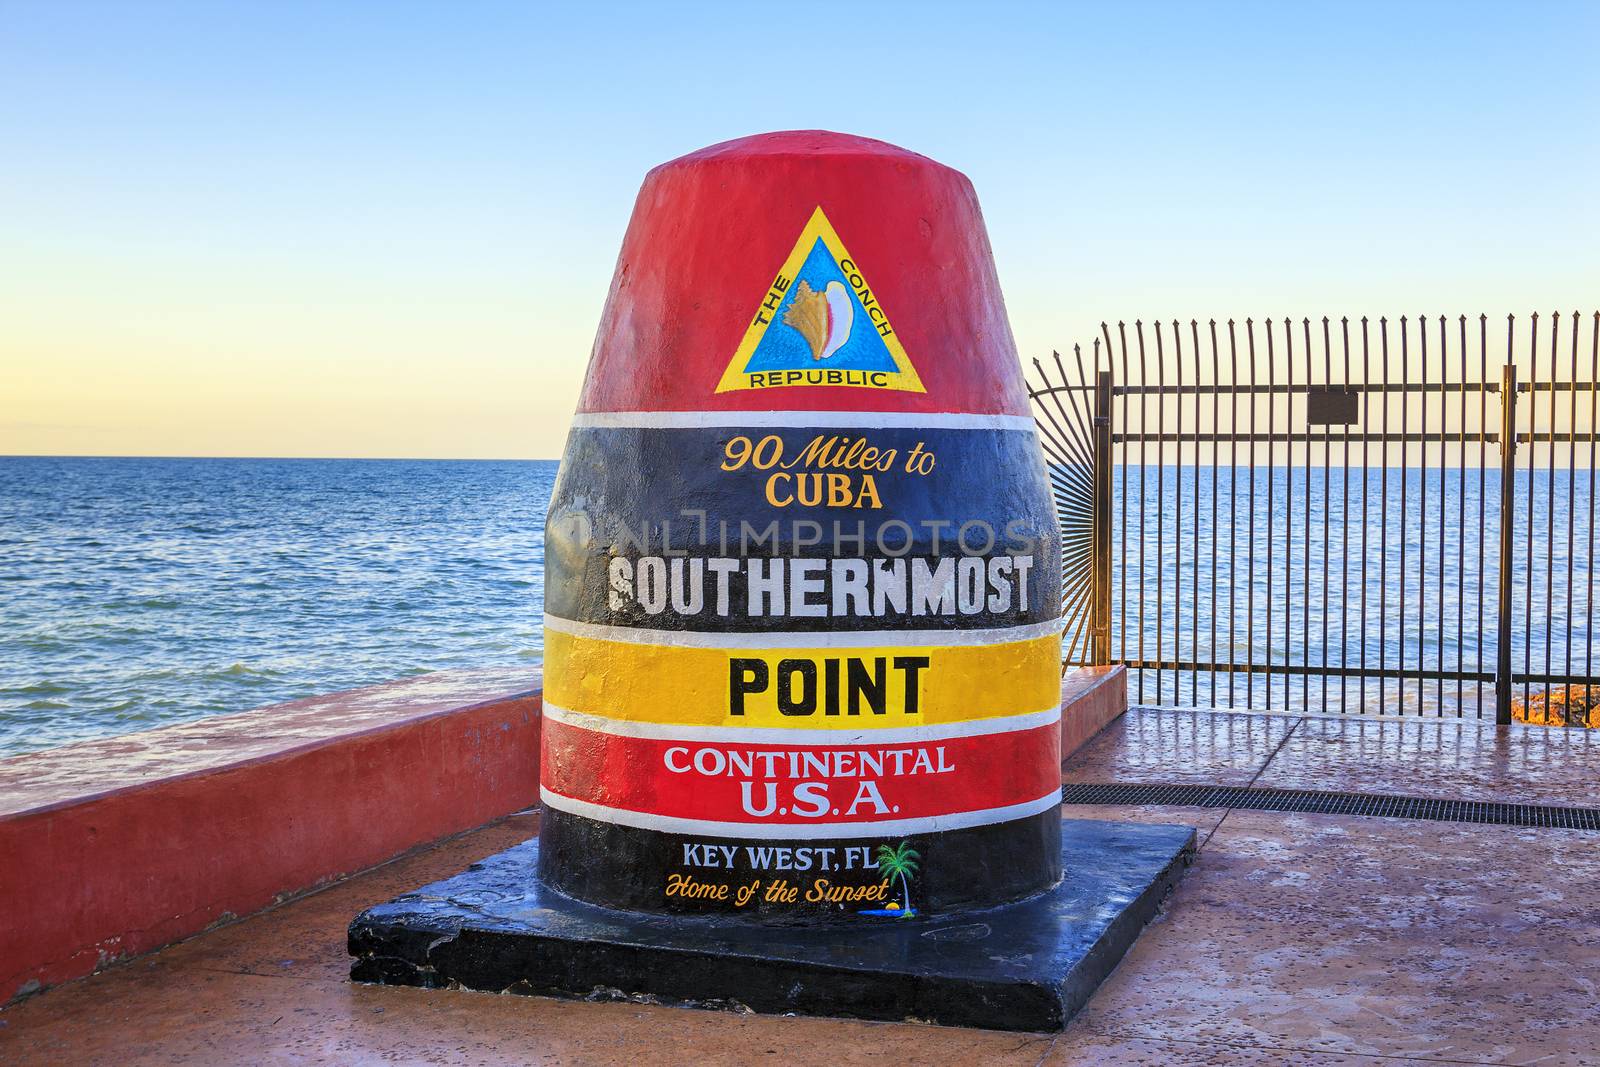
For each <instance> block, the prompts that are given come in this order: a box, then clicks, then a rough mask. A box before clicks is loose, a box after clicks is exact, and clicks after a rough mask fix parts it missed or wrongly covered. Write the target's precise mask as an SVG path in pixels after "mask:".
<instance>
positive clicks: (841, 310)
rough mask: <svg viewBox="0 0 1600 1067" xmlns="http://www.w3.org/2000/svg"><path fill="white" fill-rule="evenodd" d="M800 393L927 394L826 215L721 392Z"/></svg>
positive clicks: (765, 306)
mask: <svg viewBox="0 0 1600 1067" xmlns="http://www.w3.org/2000/svg"><path fill="white" fill-rule="evenodd" d="M799 385H811V386H817V385H822V386H840V387H843V388H856V389H889V390H898V391H901V392H909V393H924V392H927V390H926V389H924V388H923V387H922V379H920V378H918V377H917V371H916V368H915V367H913V366H912V365H911V360H910V358H909V357H908V356H907V355H906V350H905V349H904V348H902V347H900V338H899V337H898V336H897V335H896V334H895V332H894V324H893V323H892V322H890V320H889V314H888V312H887V311H885V310H884V308H883V305H882V304H881V303H880V302H879V300H878V297H877V294H875V293H874V292H873V291H872V287H871V286H870V285H869V284H867V279H866V276H865V275H864V274H863V273H862V270H861V265H860V264H859V263H857V262H856V261H855V259H854V258H853V257H852V256H851V255H850V252H849V250H848V249H846V248H845V246H844V242H843V241H841V240H839V234H838V233H837V232H836V231H835V230H834V228H833V224H832V223H830V222H829V221H828V216H827V215H825V214H823V212H822V208H820V207H818V208H817V210H816V211H814V212H812V213H811V221H809V222H807V223H806V225H805V229H803V230H801V231H800V237H799V239H798V240H796V241H795V243H794V249H793V251H791V252H790V253H789V258H788V259H786V260H784V261H783V266H782V267H780V268H778V273H777V276H776V277H774V278H773V280H772V284H771V286H769V287H768V289H767V292H766V294H765V295H764V296H763V297H762V298H761V303H760V304H759V306H757V308H756V311H755V315H754V316H752V317H751V319H750V325H749V326H748V327H746V329H745V331H744V338H743V340H741V341H740V342H739V349H738V351H736V352H735V353H734V354H733V359H732V360H731V361H730V362H729V363H728V369H727V370H725V371H723V372H722V380H721V381H720V382H718V383H717V392H719V393H727V392H732V391H734V390H737V389H771V388H781V387H784V386H799Z"/></svg>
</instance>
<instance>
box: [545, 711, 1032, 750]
mask: <svg viewBox="0 0 1600 1067" xmlns="http://www.w3.org/2000/svg"><path fill="white" fill-rule="evenodd" d="M542 714H543V715H544V717H545V718H547V719H549V720H551V721H552V722H559V723H562V724H564V725H566V726H573V727H576V728H578V729H580V730H592V731H594V732H596V733H602V734H615V735H616V736H618V737H649V738H655V739H657V740H662V741H707V742H717V743H724V742H742V743H744V744H749V745H823V746H829V747H833V746H838V745H906V744H921V743H922V742H925V741H943V740H946V739H948V738H952V737H985V736H988V735H989V734H1008V733H1014V732H1015V731H1017V730H1034V729H1037V728H1039V727H1041V726H1049V725H1052V724H1054V723H1058V722H1060V721H1061V705H1060V704H1057V705H1056V706H1055V707H1053V708H1046V709H1044V710H1043V711H1033V712H1027V713H1025V714H1022V715H1006V716H1002V717H999V718H994V719H969V720H967V721H966V722H945V723H935V724H932V725H928V726H903V727H902V726H889V727H883V728H880V729H860V730H826V729H814V730H806V729H796V728H794V727H789V726H694V725H686V724H683V723H675V722H634V721H632V720H629V719H608V718H606V717H605V716H603V715H590V714H587V713H585V712H581V711H573V710H572V709H571V708H563V707H560V706H558V705H555V704H550V703H546V704H545V705H544V710H543V713H542Z"/></svg>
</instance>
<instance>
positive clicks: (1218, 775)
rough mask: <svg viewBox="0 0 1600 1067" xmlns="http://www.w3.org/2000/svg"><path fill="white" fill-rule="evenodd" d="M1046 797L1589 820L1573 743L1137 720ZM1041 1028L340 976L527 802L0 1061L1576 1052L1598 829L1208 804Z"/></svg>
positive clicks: (1210, 716) (1064, 1059)
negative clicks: (374, 927)
mask: <svg viewBox="0 0 1600 1067" xmlns="http://www.w3.org/2000/svg"><path fill="white" fill-rule="evenodd" d="M1066 777H1067V780H1069V781H1107V782H1116V781H1121V782H1172V781H1177V782H1194V783H1210V784H1228V785H1249V784H1254V785H1257V786H1271V787H1274V788H1316V789H1328V790H1348V791H1353V792H1384V793H1404V794H1407V795H1416V796H1439V797H1446V798H1455V799H1494V800H1500V801H1506V802H1522V803H1560V804H1582V805H1594V804H1596V803H1597V800H1596V798H1595V793H1596V785H1595V783H1597V782H1600V740H1591V739H1590V737H1589V736H1586V735H1583V734H1579V733H1574V732H1570V731H1559V730H1554V729H1550V730H1546V729H1545V728H1540V727H1514V728H1512V729H1511V730H1510V731H1507V732H1505V733H1497V732H1496V731H1495V730H1494V729H1493V728H1492V727H1480V726H1478V725H1477V724H1467V725H1458V724H1455V723H1450V722H1446V723H1443V724H1433V723H1423V722H1405V723H1399V722H1394V721H1373V720H1357V721H1350V720H1329V719H1316V718H1295V717H1283V718H1280V717H1274V716H1265V715H1238V714H1233V713H1225V712H1187V711H1184V712H1165V711H1161V712H1157V711H1148V710H1141V709H1134V710H1133V711H1130V712H1129V714H1128V715H1127V716H1125V717H1124V718H1123V719H1121V720H1119V721H1118V722H1115V723H1113V724H1112V725H1111V726H1110V727H1108V728H1107V730H1106V731H1105V732H1104V733H1103V734H1102V735H1101V736H1100V737H1098V738H1096V739H1095V741H1094V742H1093V743H1092V744H1091V745H1090V746H1089V747H1088V748H1087V749H1085V750H1084V751H1083V752H1081V753H1079V755H1078V756H1077V757H1075V758H1074V760H1073V761H1072V762H1071V763H1070V764H1069V766H1068V768H1067V772H1066ZM1068 813H1069V814H1070V815H1071V816H1073V817H1079V818H1101V819H1115V820H1123V821H1131V822H1159V823H1185V824H1188V825H1191V826H1194V827H1196V828H1197V829H1198V830H1199V839H1200V843H1201V844H1200V853H1199V858H1198V860H1197V862H1196V863H1195V865H1194V867H1193V868H1192V869H1191V870H1190V871H1189V873H1188V875H1187V876H1186V877H1185V878H1184V880H1183V881H1182V882H1181V883H1180V884H1179V886H1178V888H1177V890H1176V891H1175V892H1174V893H1173V895H1172V896H1171V897H1170V898H1169V900H1168V902H1167V905H1166V907H1165V909H1164V910H1163V912H1162V913H1161V914H1160V915H1159V916H1158V917H1157V919H1156V921H1155V922H1154V923H1152V924H1151V925H1150V926H1149V927H1148V928H1147V929H1146V930H1145V932H1144V934H1143V935H1142V936H1141V937H1140V938H1139V940H1138V942H1137V943H1135V945H1134V946H1133V948H1132V950H1131V951H1130V952H1129V953H1128V955H1127V957H1126V958H1125V959H1124V960H1123V962H1122V964H1121V965H1120V966H1119V967H1118V968H1117V969H1116V971H1114V972H1113V973H1112V975H1111V976H1110V977H1109V978H1108V979H1107V980H1106V982H1105V984H1104V985H1103V986H1102V987H1101V989H1100V990H1099V992H1098V993H1096V994H1095V996H1094V998H1093V999H1092V1000H1091V1001H1090V1002H1089V1004H1088V1006H1087V1007H1086V1008H1085V1009H1084V1010H1083V1012H1082V1013H1081V1014H1080V1015H1079V1016H1078V1017H1077V1019H1076V1020H1074V1022H1073V1023H1072V1024H1071V1025H1070V1026H1069V1027H1068V1029H1067V1030H1066V1032H1065V1033H1062V1034H1059V1035H1056V1034H1045V1035H1032V1034H1015V1033H1000V1032H995V1031H988V1030H965V1029H956V1028H946V1027H934V1026H928V1025H923V1024H915V1023H867V1022H848V1021H841V1020H833V1019H804V1018H785V1017H772V1016H752V1015H736V1014H730V1013H718V1012H708V1011H696V1010H692V1009H679V1008H665V1007H658V1006H653V1005H645V1004H632V1003H620V1004H619V1003H608V1004H601V1003H581V1002H572V1001H561V1000H551V999H546V998H540V997H523V996H499V995H494V994H487V993H470V992H453V991H444V990H439V991H427V990H417V989H407V988H399V987H387V986H384V987H378V986H363V985H355V984H352V983H351V982H350V981H349V980H348V978H347V977H346V975H347V973H348V968H349V960H348V957H347V956H346V952H345V930H346V927H347V926H348V924H349V922H350V920H351V918H352V917H353V916H354V915H355V914H356V913H357V912H359V911H360V910H361V909H362V908H364V907H367V906H369V905H371V904H374V903H377V902H379V901H382V900H387V899H389V898H390V897H392V896H394V895H396V894H397V893H399V892H402V891H404V890H407V889H410V888H414V887H415V886H418V885H420V884H422V883H424V882H427V881H432V880H435V879H438V878H441V877H445V876H447V875H450V874H453V873H454V872H456V871H458V870H460V869H461V868H462V867H464V866H465V865H466V864H467V863H470V862H472V861H474V860H477V859H480V858H482V857H484V856H488V855H490V854H492V853H495V852H498V851H500V850H502V849H505V848H508V847H510V846H511V845H513V844H515V843H516V842H518V841H521V840H524V839H526V838H527V837H528V836H530V835H532V834H534V833H536V832H537V816H535V815H521V816H513V817H512V818H510V819H506V820H503V821H501V822H498V823H495V824H492V825H491V826H488V827H485V828H482V829H480V830H477V831H474V832H473V833H471V834H467V835H465V836H463V837H460V838H456V839H454V840H451V841H448V842H445V843H443V844H440V845H436V846H433V847H432V848H429V849H425V850H422V851H420V852H418V853H415V854H413V855H410V856H407V857H405V858H402V859H400V860H397V861H395V862H393V863H390V864H387V865H385V866H384V867H381V868H379V869H377V870H375V871H370V872H368V873H366V874H363V875H360V876H357V877H355V878H351V879H349V880H347V881H345V882H342V883H339V884H337V885H335V886H332V887H330V888H328V889H325V890H323V891H321V892H318V893H315V894H313V895H311V896H307V897H304V898H301V899H299V900H296V901H293V902H290V903H288V904H285V905H283V906H281V907H278V908H276V909H274V910H272V911H269V912H266V913H263V914H261V915H257V916H254V917H252V918H249V919H246V920H244V921H242V922H238V923H235V924H233V925H231V926H227V927H224V928H221V929H218V930H214V931H211V932H210V933H207V934H205V935H202V936H200V937H197V938H195V939H193V940H190V941H188V942H184V943H182V944H179V945H175V946H173V947H171V948H169V949H166V950H164V951H162V952H159V953H156V954H154V955H151V956H147V957H144V958H142V959H137V960H134V961H132V962H130V963H127V964H123V965H120V966H117V967H113V968H111V969H110V970H107V971H105V972H103V973H101V974H98V975H95V976H93V977H91V978H88V979H85V980H83V981H79V982H74V983H69V984H68V985H65V986H62V987H60V988H58V989H54V990H51V991H49V992H47V993H45V994H43V995H41V996H37V997H34V998H33V999H31V1000H28V1001H24V1002H22V1003H20V1004H16V1005H13V1006H12V1007H10V1008H8V1009H5V1010H4V1011H0V1063H6V1064H34V1063H39V1064H55V1063H116V1064H119V1065H127V1064H141V1063H196V1064H228V1063H252V1064H255V1063H369V1062H391V1063H392V1062H402V1063H463V1064H480V1063H481V1064H500V1063H564V1064H587V1063H595V1064H609V1063H619V1064H620V1063H631V1062H635V1061H637V1060H638V1059H639V1058H640V1057H641V1056H648V1057H650V1059H651V1060H652V1061H653V1062H655V1063H663V1064H667V1063H697V1064H722V1063H749V1062H773V1063H779V1062H795V1061H799V1060H811V1059H816V1060H819V1061H825V1062H827V1063H829V1064H834V1063H839V1064H856V1063H883V1064H890V1063H894V1064H903V1063H908V1062H914V1063H959V1064H962V1065H973V1064H1026V1065H1038V1064H1056V1065H1060V1064H1113V1065H1123V1064H1149V1065H1157V1064H1185V1065H1187V1064H1197V1065H1209V1064H1245V1065H1256V1064H1261V1065H1268V1064H1270V1065H1282V1064H1303V1065H1307V1067H1333V1065H1363V1067H1376V1065H1381V1064H1399V1063H1408V1064H1417V1063H1427V1064H1453V1063H1516V1064H1541V1065H1566V1064H1596V1065H1600V998H1597V993H1600V895H1597V893H1596V887H1597V886H1600V834H1596V833H1591V832H1584V831H1573V830H1554V829H1542V828H1540V829H1534V828H1522V827H1508V826H1493V825H1475V824H1465V823H1439V822H1424V821H1413V820H1403V819H1386V818H1369V817H1359V816H1328V815H1310V814H1293V813H1279V812H1260V811H1242V810H1225V809H1197V808H1160V807H1116V806H1105V807H1087V806H1073V807H1071V808H1069V809H1068Z"/></svg>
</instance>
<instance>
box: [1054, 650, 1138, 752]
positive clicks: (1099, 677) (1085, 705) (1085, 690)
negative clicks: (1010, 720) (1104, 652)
mask: <svg viewBox="0 0 1600 1067" xmlns="http://www.w3.org/2000/svg"><path fill="white" fill-rule="evenodd" d="M1127 710H1128V670H1127V668H1126V667H1121V666H1117V667H1078V668H1075V669H1073V670H1070V671H1068V672H1067V673H1066V674H1065V675H1063V676H1062V678H1061V763H1062V765H1063V766H1065V765H1066V762H1067V758H1068V757H1070V756H1071V755H1072V754H1073V753H1074V752H1077V751H1078V749H1080V748H1082V747H1083V746H1084V745H1086V744H1088V743H1089V739H1090V738H1091V737H1093V736H1094V735H1095V734H1097V733H1099V732H1100V731H1101V730H1103V729H1105V727H1106V726H1107V725H1108V724H1109V723H1111V722H1112V721H1113V720H1115V719H1116V718H1117V717H1118V716H1120V715H1121V714H1122V713H1123V712H1125V711H1127Z"/></svg>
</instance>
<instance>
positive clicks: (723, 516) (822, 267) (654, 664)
mask: <svg viewBox="0 0 1600 1067" xmlns="http://www.w3.org/2000/svg"><path fill="white" fill-rule="evenodd" d="M545 538H546V540H545V544H546V563H545V567H546V570H545V590H546V594H545V596H546V599H545V674H544V684H545V690H544V700H543V725H542V749H543V751H542V754H541V759H540V772H539V773H540V800H541V807H542V816H541V824H540V837H539V839H538V840H537V841H534V842H529V843H528V844H527V845H524V846H519V848H517V849H513V850H511V851H509V852H507V853H504V854H502V855H501V856H498V857H494V858H493V859H491V860H490V861H487V862H486V863H484V864H482V865H478V866H476V867H474V868H473V869H471V870H469V871H467V872H465V873H464V874H462V875H459V876H457V877H456V878H455V879H451V880H448V881H446V882H443V883H439V884H438V885H437V886H433V887H429V888H428V889H427V890H425V891H424V892H423V893H420V894H410V895H408V896H406V897H402V898H400V899H398V900H396V901H394V902H392V903H390V904H386V905H380V906H379V907H376V908H373V909H370V910H369V911H367V912H366V913H364V914H363V915H362V916H361V917H360V918H358V919H357V921H356V923H355V925H354V926H353V927H352V931H351V951H352V953H353V954H354V955H355V956H356V957H357V961H356V964H355V967H354V969H353V976H354V977H356V978H358V979H363V980H376V981H393V982H405V983H409V984H421V985H440V984H455V985H462V986H467V987H470V988H477V989H495V990H507V989H511V990H515V991H521V992H533V993H539V992H545V993H557V994H566V995H573V996H592V995H595V994H596V993H597V992H600V993H603V994H605V995H615V996H619V997H649V998H654V999H658V1000H666V1001H675V1002H681V1003H691V1004H700V1005H710V1006H716V1005H733V1004H741V1005H744V1006H747V1007H750V1008H753V1009H755V1010H759V1011H805V1012H815V1013H824V1014H846V1015H856V1016H863V1017H870V1018H903V1017H906V1016H912V1017H917V1018H925V1019H931V1020H933V1021H938V1022H949V1023H958V1024H968V1025H985V1026H995V1027H1005V1028H1025V1029H1048V1028H1051V1027H1053V1026H1059V1025H1061V1024H1062V1023H1064V1021H1065V1019H1066V1018H1067V1017H1068V1016H1069V1015H1070V1014H1071V1012H1072V1011H1073V1010H1075V1009H1076V1007H1077V1006H1078V1004H1081V1002H1082V1000H1083V999H1084V998H1086V997H1087V995H1088V992H1089V991H1090V990H1092V989H1093V987H1094V984H1095V983H1096V982H1098V980H1099V976H1100V975H1101V974H1103V973H1104V971H1106V970H1109V967H1110V966H1111V965H1114V963H1115V960H1116V959H1117V958H1119V957H1120V955H1121V953H1122V951H1123V950H1124V949H1125V948H1126V944H1127V943H1129V942H1131V940H1132V937H1133V936H1136V934H1137V931H1138V929H1139V927H1140V926H1142V924H1143V919H1144V918H1147V917H1148V913H1149V911H1150V910H1152V909H1153V908H1154V906H1155V903H1156V902H1157V901H1159V899H1160V896H1161V895H1162V894H1164V892H1165V890H1166V888H1167V887H1168V886H1169V885H1170V883H1171V880H1172V879H1174V878H1175V877H1176V871H1177V870H1178V869H1179V867H1180V866H1181V857H1182V855H1183V854H1184V850H1185V849H1186V848H1187V847H1189V842H1190V838H1189V836H1188V831H1187V828H1179V827H1153V828H1152V827H1138V826H1128V825H1121V824H1104V823H1073V822H1068V823H1067V824H1066V826H1065V828H1064V826H1063V823H1062V818H1061V804H1060V787H1061V774H1060V759H1061V755H1060V736H1061V723H1060V719H1061V689H1060V675H1061V654H1060V641H1061V633H1060V630H1061V620H1060V607H1061V589H1060V563H1059V545H1058V542H1057V530H1056V524H1055V519H1054V511H1053V507H1052V499H1051V493H1050V480H1049V474H1048V471H1047V469H1046V466H1045V461H1044V458H1043V455H1042V452H1041V450H1040V447H1039V443H1038V440H1037V438H1036V436H1035V428H1034V424H1033V420H1032V418H1031V416H1030V415H1029V411H1028V398H1027V394H1026V390H1025V387H1024V385H1023V381H1022V376H1021V371H1020V365H1019V362H1018V358H1017V353H1016V350H1015V345H1014V343H1013V341H1012V336H1011V331H1010V326H1009V324H1008V322H1007V319H1006V313H1005V307H1004V303H1003V301H1002V299H1001V295H1000V288H999V283H998V280H997V278H996V274H995V269H994V264H993V259H992V256H991V254H990V249H989V244H988V238H987V234H986V232H985V229H984V225H983V219H982V216H981V214H980V212H979V209H978V202H977V198H976V195H975V194H974V192H973V189H972V185H971V183H970V182H969V181H968V180H967V179H966V178H965V177H964V176H963V175H961V174H960V173H958V172H957V171H955V170H952V169H950V168H948V167H945V166H943V165H941V164H939V163H936V162H934V161H933V160H930V159H928V158H926V157H923V156H920V155H917V154H915V153H912V152H908V151H906V150H904V149H900V148H896V147H894V146H892V145H888V144H884V143H882V142H879V141H872V140H867V139H863V138H858V137H850V136H844V135H839V134H832V133H822V132H815V131H806V132H790V133H777V134H768V135H763V136H757V137H750V138H745V139H742V140H738V141H732V142H728V143H726V144H721V145H716V146H713V147H711V148H707V149H704V150H702V151H699V152H696V153H693V154H691V155H688V156H685V157H683V158H681V159H678V160H675V161H673V162H671V163H667V164H664V165H662V166H660V167H658V168H656V169H655V170H653V171H651V172H650V174H649V175H648V176H647V177H646V179H645V182H644V186H643V188H642V189H641V191H640V193H639V197H638V202H637V204H636V206H635V209H634V214H633V219H632V221H631V223H630V225H629V227H628V230H627V234H626V236H625V238H624V240H623V246H622V252H621V255H620V257H619V258H618V261H617V266H616V271H615V275H614V277H613V279H612V284H611V290H610V294H609V297H608V300H607V303H606V308H605V312H604V316H603V318H602V321H601V324H600V330H599V333H598V336H597V338H596V341H595V346H594V351H593V354H592V356H591V359H590V363H589V369H588V376H587V379H586V381H585V383H584V387H583V391H582V395H581V398H580V401H579V410H578V414H577V415H576V417H575V418H574V420H573V425H572V429H571V433H570V436H569V438H568V442H567V448H566V452H565V455H564V457H563V459H562V464H561V470H560V476H559V479H558V481H557V484H556V488H555V491H554V496H553V499H552V501H551V504H550V512H549V519H548V523H547V526H546V534H545ZM1064 855H1065V856H1066V864H1067V867H1066V877H1065V878H1063V856H1064ZM1074 855H1080V856H1081V858H1082V860H1083V861H1084V862H1083V863H1082V864H1081V866H1083V867H1084V868H1085V869H1084V870H1075V866H1079V865H1075V864H1074V862H1073V859H1074ZM1094 898H1100V899H1094ZM1130 920H1132V921H1130ZM441 933H442V934H443V935H444V939H443V940H438V935H439V934H441ZM430 938H433V939H434V940H433V941H432V943H429V939H430ZM425 944H426V945H427V947H426V949H424V948H423V946H424V945H425ZM1002 945H1003V952H1002V951H1000V946H1002ZM1108 956H1109V962H1107V960H1106V957H1108Z"/></svg>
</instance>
